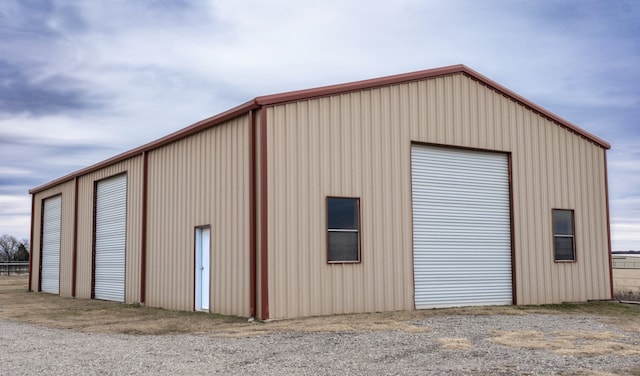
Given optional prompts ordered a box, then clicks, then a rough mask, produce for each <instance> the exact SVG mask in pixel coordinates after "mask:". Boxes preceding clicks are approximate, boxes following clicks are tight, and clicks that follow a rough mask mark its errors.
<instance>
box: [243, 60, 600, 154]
mask: <svg viewBox="0 0 640 376" xmlns="http://www.w3.org/2000/svg"><path fill="white" fill-rule="evenodd" d="M455 73H463V74H466V75H467V76H469V77H471V78H472V79H475V80H477V81H479V82H481V83H482V84H484V85H486V86H487V87H489V88H491V89H493V90H495V91H497V92H499V93H500V94H502V95H504V96H506V97H509V98H511V99H513V100H514V101H516V102H519V103H520V104H521V105H523V106H525V107H527V108H529V109H531V110H532V111H534V112H537V113H539V114H540V115H542V116H544V117H546V118H548V119H550V120H551V121H554V122H556V123H558V124H559V125H561V126H563V127H565V128H567V129H569V130H570V131H572V132H574V133H576V134H578V135H580V136H583V137H585V138H586V139H588V140H590V141H592V142H594V143H596V144H598V145H600V146H601V147H603V148H605V149H611V145H610V144H609V143H608V142H607V141H605V140H603V139H601V138H599V137H598V136H595V135H594V134H592V133H590V132H587V131H585V130H584V129H582V128H580V127H578V126H577V125H575V124H573V123H571V122H569V121H567V120H565V119H563V118H561V117H560V116H558V115H556V114H554V113H552V112H550V111H548V110H546V109H544V108H542V107H540V106H539V105H537V104H535V103H533V102H531V101H530V100H528V99H526V98H524V97H522V96H520V95H518V94H516V93H515V92H513V91H511V90H509V89H507V88H506V87H504V86H502V85H500V84H499V83H497V82H495V81H493V80H491V79H489V78H487V77H485V76H483V75H482V74H480V73H478V72H476V71H474V70H473V69H471V68H469V67H467V66H465V65H462V64H458V65H451V66H448V67H442V68H435V69H428V70H422V71H417V72H411V73H404V74H398V75H394V76H387V77H382V78H374V79H370V80H364V81H356V82H350V83H345V84H339V85H331V86H324V87H319V88H314V89H306V90H298V91H292V92H287V93H281V94H274V95H267V96H262V97H257V98H256V99H255V102H256V103H257V104H259V105H262V106H268V105H275V104H281V103H286V102H294V101H300V100H305V99H311V98H317V97H324V96H329V95H337V94H341V93H347V92H351V91H358V90H366V89H372V88H376V87H381V86H387V85H394V84H400V83H404V82H410V81H418V80H424V79H427V78H434V77H439V76H445V75H449V74H455Z"/></svg>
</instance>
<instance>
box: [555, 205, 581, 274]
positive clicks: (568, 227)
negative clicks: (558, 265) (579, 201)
mask: <svg viewBox="0 0 640 376" xmlns="http://www.w3.org/2000/svg"><path fill="white" fill-rule="evenodd" d="M552 213H553V252H554V257H555V260H556V261H575V260H576V246H575V236H574V228H575V222H574V219H573V210H560V209H554V210H553V211H552Z"/></svg>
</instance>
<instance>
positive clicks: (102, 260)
mask: <svg viewBox="0 0 640 376" xmlns="http://www.w3.org/2000/svg"><path fill="white" fill-rule="evenodd" d="M126 215H127V177H126V175H124V174H123V175H118V176H115V177H112V178H108V179H105V180H102V181H99V182H98V183H97V187H96V223H95V271H94V287H95V289H94V297H95V298H96V299H103V300H113V301H118V302H124V289H125V286H124V281H125V251H126V250H125V248H126V223H127V222H126Z"/></svg>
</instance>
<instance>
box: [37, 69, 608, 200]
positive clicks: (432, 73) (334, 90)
mask: <svg viewBox="0 0 640 376" xmlns="http://www.w3.org/2000/svg"><path fill="white" fill-rule="evenodd" d="M456 73H462V74H465V75H467V76H469V77H470V78H472V79H475V80H477V81H478V82H480V83H482V84H484V85H486V86H487V87H489V88H491V89H493V90H495V91H497V92H499V93H500V94H502V95H504V96H506V97H509V98H511V99H513V100H514V101H516V102H518V103H520V104H521V105H523V106H525V107H527V108H529V109H531V110H532V111H534V112H537V113H539V114H540V115H542V116H544V117H546V118H548V119H549V120H551V121H553V122H555V123H557V124H559V125H560V126H563V127H565V128H567V129H569V130H570V131H572V132H574V133H576V134H578V135H580V136H582V137H584V138H586V139H588V140H590V141H592V142H594V143H595V144H597V145H599V146H601V147H603V148H605V149H610V148H611V145H610V144H609V143H608V142H607V141H605V140H603V139H601V138H599V137H598V136H595V135H593V134H591V133H589V132H587V131H585V130H584V129H582V128H580V127H578V126H577V125H575V124H572V123H571V122H569V121H567V120H565V119H563V118H561V117H560V116H558V115H556V114H554V113H552V112H550V111H548V110H545V109H544V108H542V107H540V106H538V105H537V104H535V103H533V102H531V101H529V100H528V99H526V98H524V97H522V96H520V95H518V94H516V93H514V92H513V91H511V90H509V89H507V88H506V87H504V86H502V85H500V84H498V83H497V82H495V81H492V80H490V79H489V78H487V77H485V76H483V75H481V74H480V73H478V72H476V71H474V70H473V69H471V68H468V67H467V66H465V65H462V64H459V65H451V66H448V67H442V68H435V69H428V70H423V71H418V72H411V73H404V74H398V75H394V76H388V77H381V78H374V79H370V80H363V81H356V82H350V83H345V84H338V85H331V86H323V87H319V88H314V89H306V90H298V91H291V92H287V93H281V94H273V95H266V96H261V97H257V98H255V99H253V100H251V101H249V102H246V103H244V104H242V105H240V106H237V107H234V108H232V109H230V110H228V111H225V112H222V113H220V114H218V115H215V116H213V117H210V118H207V119H204V120H202V121H199V122H197V123H195V124H193V125H190V126H188V127H186V128H183V129H181V130H179V131H177V132H174V133H171V134H169V135H167V136H165V137H162V138H160V139H158V140H156V141H152V142H150V143H147V144H145V145H142V146H140V147H137V148H135V149H132V150H129V151H127V152H124V153H122V154H118V155H116V156H115V157H112V158H109V159H107V160H104V161H102V162H99V163H96V164H94V165H92V166H89V167H86V168H84V169H82V170H79V171H76V172H73V173H71V174H68V175H65V176H63V177H61V178H58V179H55V180H53V181H51V182H49V183H47V184H44V185H41V186H39V187H36V188H33V189H31V190H30V191H29V193H31V194H33V193H38V192H41V191H43V190H45V189H47V188H50V187H53V186H55V185H58V184H60V183H64V182H67V181H69V180H71V179H73V178H75V177H78V176H82V175H86V174H88V173H91V172H93V171H96V170H99V169H101V168H103V167H105V166H108V165H111V164H113V163H118V162H121V161H124V160H126V159H129V158H132V157H135V156H137V155H140V154H142V153H144V152H146V151H150V150H153V149H156V148H159V147H161V146H164V145H167V144H169V143H171V142H174V141H177V140H179V139H181V138H184V137H187V136H189V135H192V134H194V133H197V132H199V131H201V130H204V129H206V128H209V127H213V126H215V125H218V124H220V123H222V122H224V121H227V120H230V119H233V118H235V117H238V116H240V115H244V114H247V113H248V111H250V110H253V109H256V108H259V107H261V106H270V105H276V104H280V103H286V102H294V101H299V100H305V99H311V98H317V97H324V96H329V95H337V94H341V93H347V92H351V91H358V90H366V89H372V88H376V87H381V86H387V85H394V84H399V83H404V82H410V81H418V80H423V79H427V78H433V77H439V76H444V75H449V74H456Z"/></svg>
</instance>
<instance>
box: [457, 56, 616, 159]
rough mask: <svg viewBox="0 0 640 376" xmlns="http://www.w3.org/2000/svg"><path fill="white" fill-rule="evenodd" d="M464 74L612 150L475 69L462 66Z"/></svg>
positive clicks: (600, 140)
mask: <svg viewBox="0 0 640 376" xmlns="http://www.w3.org/2000/svg"><path fill="white" fill-rule="evenodd" d="M462 67H463V69H462V72H463V73H465V74H467V75H468V76H470V77H472V78H474V79H476V80H478V81H480V82H482V83H483V84H485V85H487V86H488V87H490V88H492V89H494V90H495V91H497V92H499V93H501V94H502V95H505V96H507V97H509V98H511V99H513V100H515V101H516V102H519V103H520V104H522V105H523V106H525V107H528V108H529V109H531V110H532V111H534V112H537V113H539V114H540V115H542V116H544V117H546V118H548V119H550V120H552V121H554V122H556V123H558V124H559V125H561V126H563V127H565V128H568V129H569V130H570V131H572V132H574V133H576V134H578V135H580V136H583V137H584V138H586V139H588V140H590V141H592V142H594V143H596V144H598V145H600V146H601V147H603V148H605V149H611V145H610V144H609V143H608V142H607V141H605V140H603V139H601V138H600V137H598V136H596V135H594V134H593V133H590V132H588V131H586V130H584V129H582V128H580V127H578V126H577V125H575V124H573V123H571V122H570V121H567V120H565V119H563V118H561V117H560V116H558V115H556V114H554V113H553V112H551V111H548V110H546V109H544V108H543V107H540V106H538V105H537V104H535V103H533V102H531V101H530V100H528V99H526V98H525V97H523V96H520V95H518V94H516V93H515V92H513V91H511V90H509V89H507V88H506V87H504V86H502V85H500V84H499V83H497V82H495V81H493V80H491V79H489V78H487V77H485V76H483V75H482V74H480V73H478V72H476V71H474V70H473V69H471V68H469V67H466V66H464V65H463V66H462Z"/></svg>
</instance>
